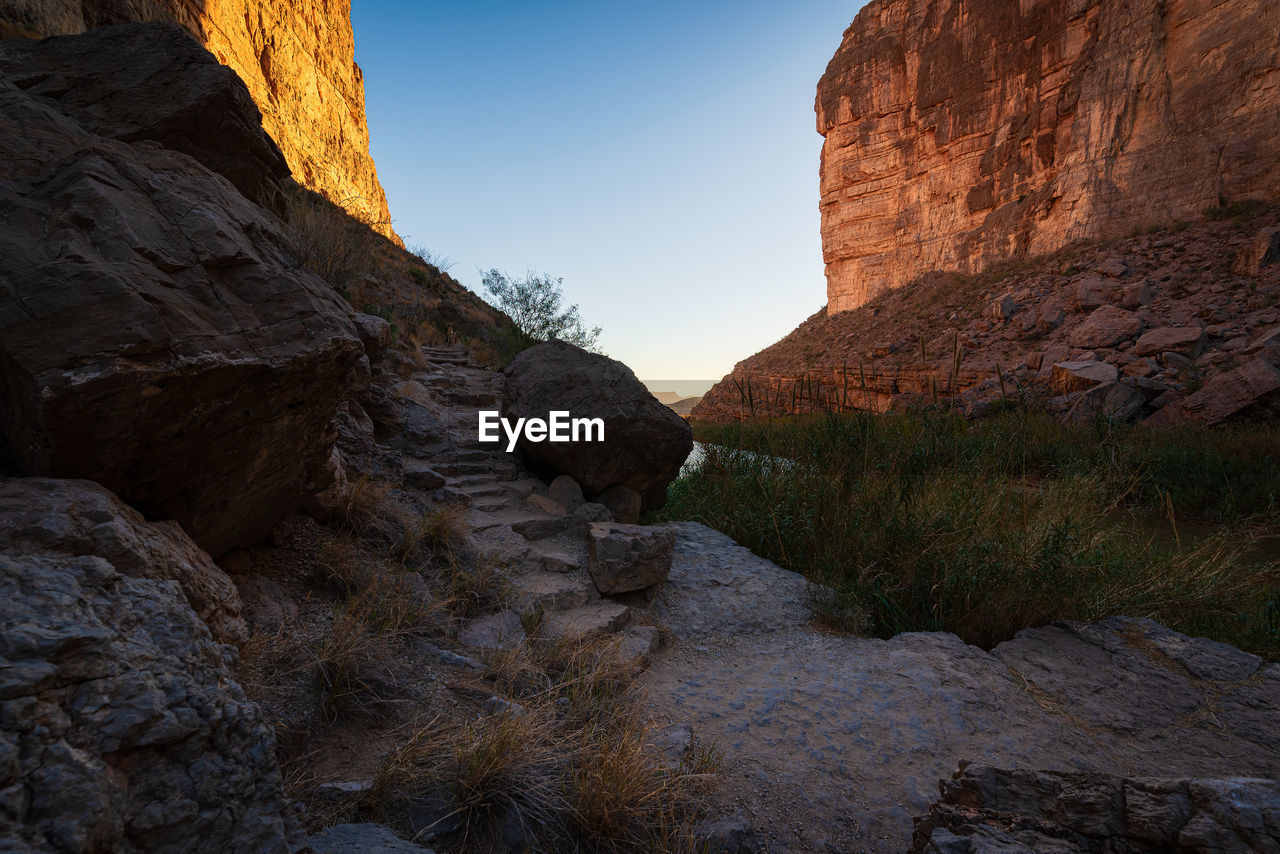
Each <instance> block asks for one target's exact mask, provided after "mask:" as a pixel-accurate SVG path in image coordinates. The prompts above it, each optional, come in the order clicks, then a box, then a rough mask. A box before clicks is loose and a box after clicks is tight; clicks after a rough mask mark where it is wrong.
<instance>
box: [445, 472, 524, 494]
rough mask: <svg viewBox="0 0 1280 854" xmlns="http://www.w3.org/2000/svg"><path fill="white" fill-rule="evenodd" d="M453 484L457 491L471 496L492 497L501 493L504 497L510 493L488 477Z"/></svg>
mask: <svg viewBox="0 0 1280 854" xmlns="http://www.w3.org/2000/svg"><path fill="white" fill-rule="evenodd" d="M473 476H474V475H473ZM453 486H454V488H455V489H457V490H458V491H459V492H465V493H466V494H467V495H470V496H471V497H472V498H492V497H493V496H495V495H501V496H503V497H504V498H505V497H506V496H507V495H509V494H510V493H509V492H508V491H507V489H506V488H505V487H503V486H501V485H500V484H498V483H497V482H496V481H493V480H490V479H485V480H481V481H476V482H475V483H459V484H453Z"/></svg>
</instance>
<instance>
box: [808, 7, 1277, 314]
mask: <svg viewBox="0 0 1280 854" xmlns="http://www.w3.org/2000/svg"><path fill="white" fill-rule="evenodd" d="M1278 33H1280V5H1277V4H1276V3H1274V2H1272V1H1271V0H1226V2H1222V0H1125V2H1102V0H992V2H972V0H876V2H873V3H871V4H870V5H868V6H867V7H866V8H865V9H863V10H862V12H860V13H859V14H858V16H857V18H856V19H855V20H854V22H853V25H852V26H851V27H850V28H849V29H848V31H847V32H846V33H845V36H844V41H843V43H842V44H841V45H840V48H839V50H838V51H837V52H836V54H835V57H834V58H833V59H832V60H831V63H830V65H829V66H828V67H827V71H826V74H825V75H823V77H822V80H821V82H820V83H819V85H818V96H817V104H816V109H817V114H818V131H819V132H820V133H821V134H822V135H823V136H824V137H825V138H826V142H825V144H824V145H823V152H822V167H821V194H822V201H821V207H822V237H823V253H824V257H825V260H826V265H827V296H828V310H829V311H830V312H831V313H835V312H840V311H844V310H848V309H852V308H856V307H858V306H860V305H862V304H864V303H866V302H867V301H868V299H870V298H871V297H872V296H874V295H875V294H876V293H878V292H880V291H882V290H885V289H889V288H897V287H901V286H903V285H906V284H907V283H909V282H910V281H911V280H912V279H914V278H915V277H917V276H918V275H920V274H921V273H923V272H925V271H929V270H960V271H970V272H971V271H975V270H978V269H982V268H984V267H985V266H987V265H988V264H989V263H990V262H991V261H993V260H995V259H1001V258H1007V257H1010V256H1015V255H1026V254H1040V253H1046V252H1051V251H1055V250H1057V249H1059V248H1061V247H1063V246H1065V245H1066V244H1068V243H1070V242H1072V241H1075V240H1079V239H1090V238H1097V237H1102V236H1111V235H1115V234H1123V233H1126V232H1128V231H1129V230H1130V229H1132V228H1133V227H1135V226H1147V225H1150V224H1153V223H1157V222H1167V221H1170V220H1173V219H1176V218H1190V217H1191V216H1193V215H1194V214H1196V213H1197V212H1199V211H1200V210H1201V209H1202V208H1205V207H1206V206H1210V205H1215V204H1218V203H1219V202H1220V201H1221V200H1239V199H1244V198H1248V197H1253V196H1261V197H1272V196H1274V195H1275V194H1276V191H1277V189H1278V188H1280V149H1277V148H1276V147H1275V145H1274V144H1273V143H1272V140H1273V139H1274V138H1275V136H1276V134H1277V133H1278V132H1280V110H1277V108H1276V107H1277V101H1280V39H1278V38H1277V34H1278Z"/></svg>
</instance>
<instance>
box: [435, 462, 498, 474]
mask: <svg viewBox="0 0 1280 854" xmlns="http://www.w3.org/2000/svg"><path fill="white" fill-rule="evenodd" d="M436 471H438V472H440V474H442V475H445V476H447V477H448V476H452V477H457V476H459V475H464V474H487V475H492V474H493V464H492V463H455V462H443V463H438V464H437V465H436Z"/></svg>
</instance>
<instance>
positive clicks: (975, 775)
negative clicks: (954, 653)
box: [911, 765, 1280, 854]
mask: <svg viewBox="0 0 1280 854" xmlns="http://www.w3.org/2000/svg"><path fill="white" fill-rule="evenodd" d="M940 787H941V789H942V798H941V799H940V800H939V801H938V802H937V803H935V804H934V805H933V806H932V807H931V808H930V810H929V813H928V815H926V816H924V817H923V818H921V819H920V820H918V822H917V825H916V831H915V837H914V845H913V847H912V849H911V850H912V852H914V854H950V852H957V851H964V852H969V854H996V852H1002V854H1003V852H1009V851H1058V852H1063V853H1064V854H1066V853H1067V852H1093V851H1109V852H1142V851H1197V852H1204V854H1228V852H1241V851H1256V852H1263V851H1275V850H1277V849H1280V783H1278V782H1277V781H1275V780H1260V779H1248V778H1241V779H1225V780H1221V779H1209V780H1185V779H1183V780H1178V779H1160V778H1124V777H1118V776H1114V775H1108V774H1081V773H1077V774H1068V773H1062V772H1056V771H1041V772H1037V771H1004V770H1000V769H996V768H990V767H987V766H980V765H976V766H969V767H962V768H961V769H960V770H959V771H957V772H956V774H955V776H954V777H953V778H952V779H951V780H946V781H943V782H942V783H941V784H940Z"/></svg>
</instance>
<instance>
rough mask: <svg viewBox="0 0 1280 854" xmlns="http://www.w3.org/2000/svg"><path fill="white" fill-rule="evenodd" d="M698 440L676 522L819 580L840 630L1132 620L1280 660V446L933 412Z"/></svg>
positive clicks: (679, 494)
mask: <svg viewBox="0 0 1280 854" xmlns="http://www.w3.org/2000/svg"><path fill="white" fill-rule="evenodd" d="M697 435H698V438H699V439H701V440H702V441H704V442H707V443H712V444H710V445H709V446H708V457H707V461H706V463H705V464H704V465H702V466H701V467H700V468H699V469H698V470H697V471H695V472H692V473H690V474H688V475H686V476H684V477H682V478H680V479H679V480H677V481H676V482H675V483H673V484H672V486H671V488H670V492H669V497H668V503H667V506H666V507H665V508H664V510H663V511H662V513H661V517H662V518H666V519H695V520H697V521H701V522H705V523H706V524H708V525H711V526H712V527H715V528H717V529H719V530H722V531H724V532H725V533H727V534H729V535H730V536H732V537H734V538H735V539H737V540H738V541H739V542H741V543H743V545H746V546H748V547H749V548H751V549H752V550H753V551H755V552H756V553H758V554H761V555H763V556H765V557H768V558H769V559H771V560H774V561H775V562H777V563H779V564H780V565H782V566H785V567H787V568H790V569H793V570H796V571H797V572H801V573H803V574H804V575H805V576H807V577H808V578H809V579H810V580H811V581H813V582H816V584H815V585H814V587H813V590H814V594H813V598H814V604H815V606H816V610H817V613H818V615H819V618H820V619H822V620H823V621H824V622H826V623H828V624H830V625H833V626H835V627H837V628H842V629H851V630H855V631H862V632H866V633H870V634H874V635H877V636H882V637H888V636H891V635H893V634H896V633H898V632H902V631H917V630H926V631H932V630H944V631H952V632H955V633H956V634H958V635H960V636H961V637H962V638H964V639H965V640H967V641H969V642H970V643H975V644H979V645H981V646H987V647H989V646H991V645H993V644H996V643H999V642H1000V641H1002V640H1005V639H1007V638H1009V637H1011V636H1012V635H1013V634H1015V633H1016V632H1017V631H1019V630H1020V629H1023V628H1027V627H1029V626H1035V625H1041V624H1044V623H1046V622H1049V621H1052V620H1056V619H1082V620H1095V619H1100V618H1102V617H1105V616H1109V615H1113V614H1127V615H1130V616H1146V617H1151V618H1153V619H1157V620H1159V621H1161V622H1163V623H1165V624H1166V625H1169V626H1171V627H1173V628H1175V629H1178V630H1180V631H1183V632H1187V633H1190V634H1194V635H1206V636H1209V637H1214V638H1217V639H1220V640H1225V641H1228V642H1231V643H1234V644H1236V645H1238V646H1241V647H1242V648H1245V649H1249V650H1251V651H1254V652H1257V653H1260V654H1264V655H1267V656H1269V657H1271V658H1276V657H1277V656H1280V613H1278V611H1280V564H1278V563H1277V561H1276V560H1275V559H1274V558H1273V559H1271V560H1270V561H1268V560H1266V559H1264V557H1265V554H1266V550H1265V549H1259V547H1258V543H1257V539H1258V536H1259V535H1260V532H1263V531H1265V530H1267V527H1268V526H1270V528H1271V530H1275V529H1276V526H1277V525H1280V426H1277V425H1252V426H1247V427H1240V428H1234V429H1226V430H1223V429H1218V430H1206V429H1195V428H1185V429H1180V430H1173V431H1153V430H1146V429H1140V428H1133V427H1125V426H1120V425H1111V424H1108V423H1106V422H1101V421H1100V422H1096V423H1095V424H1091V425H1086V426H1084V427H1073V426H1067V425H1062V424H1059V423H1057V422H1055V421H1053V420H1051V419H1049V418H1048V417H1045V416H1042V415H1038V414H1035V413H1032V412H1025V411H1018V412H1007V413H1003V414H1001V415H998V416H996V417H993V418H989V419H986V420H984V421H980V422H966V421H965V420H964V419H962V418H960V417H958V416H955V415H952V414H950V413H945V412H937V411H917V412H911V413H904V414H895V415H891V416H883V415H867V414H848V415H823V416H813V417H810V418H804V419H786V420H775V421H772V422H744V423H741V424H730V425H697ZM1193 523H1200V524H1193ZM1204 523H1211V524H1209V525H1206V524H1204ZM1193 531H1194V532H1195V533H1194V535H1193ZM1273 546H1274V543H1273ZM1273 550H1274V549H1273Z"/></svg>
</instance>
